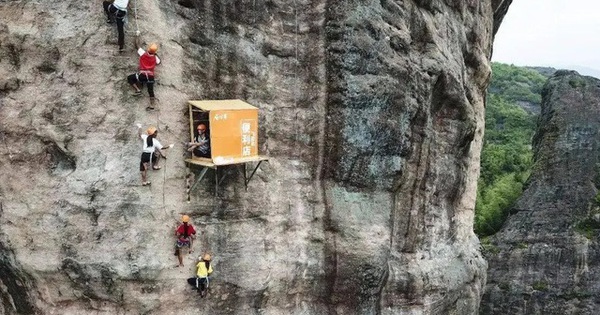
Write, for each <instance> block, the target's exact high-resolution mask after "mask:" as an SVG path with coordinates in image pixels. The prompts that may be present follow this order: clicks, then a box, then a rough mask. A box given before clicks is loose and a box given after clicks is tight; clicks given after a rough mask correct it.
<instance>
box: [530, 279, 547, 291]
mask: <svg viewBox="0 0 600 315" xmlns="http://www.w3.org/2000/svg"><path fill="white" fill-rule="evenodd" d="M531 286H532V287H533V289H534V290H537V291H546V290H548V283H546V282H545V281H536V282H534V283H533V284H532V285H531Z"/></svg>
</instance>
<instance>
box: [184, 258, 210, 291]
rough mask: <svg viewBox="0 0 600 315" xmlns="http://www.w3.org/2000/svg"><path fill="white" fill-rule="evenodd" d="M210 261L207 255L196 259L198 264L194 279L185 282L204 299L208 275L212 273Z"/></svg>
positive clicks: (208, 280) (208, 279)
mask: <svg viewBox="0 0 600 315" xmlns="http://www.w3.org/2000/svg"><path fill="white" fill-rule="evenodd" d="M210 259H211V257H210V254H208V253H207V254H204V255H203V256H200V257H198V264H196V268H197V271H196V277H194V278H188V279H187V282H188V283H189V284H191V285H192V286H193V287H194V288H196V289H197V290H198V293H199V294H200V297H205V296H206V293H207V292H208V284H209V282H210V275H211V274H212V272H213V269H212V264H211V262H210Z"/></svg>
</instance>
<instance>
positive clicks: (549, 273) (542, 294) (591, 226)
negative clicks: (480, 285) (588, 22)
mask: <svg viewBox="0 0 600 315" xmlns="http://www.w3.org/2000/svg"><path fill="white" fill-rule="evenodd" d="M538 125H539V126H538V130H537V132H536V135H535V137H534V152H535V157H534V158H535V162H534V167H533V171H532V174H531V177H530V179H529V181H528V184H527V188H526V189H525V190H524V192H523V195H522V196H521V197H520V198H519V200H518V201H517V202H516V204H515V205H514V208H513V209H512V210H511V212H512V215H511V216H510V218H509V219H508V221H507V222H506V223H505V225H504V227H503V228H502V230H501V231H500V232H498V233H497V234H496V235H495V236H494V237H493V238H492V239H491V241H490V242H489V243H488V244H486V245H485V248H486V249H487V256H489V257H488V258H489V272H488V284H487V286H486V290H485V295H484V299H483V302H482V307H481V314H598V313H599V312H600V307H599V306H598V301H597V295H598V293H599V290H598V281H597V279H598V276H599V275H598V267H599V266H598V257H599V255H600V249H599V247H598V230H599V229H600V198H599V196H598V187H600V182H599V177H598V165H599V164H598V163H599V159H598V158H599V156H600V147H599V144H600V143H599V142H598V136H599V135H598V130H600V129H599V127H600V80H597V79H595V78H592V77H583V76H580V75H578V74H577V73H575V72H571V71H558V72H556V73H555V74H554V76H553V77H551V78H550V80H549V81H548V83H547V84H546V86H545V87H544V91H543V95H542V112H541V115H540V118H539V122H538Z"/></svg>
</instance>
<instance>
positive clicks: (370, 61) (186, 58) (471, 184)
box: [0, 0, 510, 314]
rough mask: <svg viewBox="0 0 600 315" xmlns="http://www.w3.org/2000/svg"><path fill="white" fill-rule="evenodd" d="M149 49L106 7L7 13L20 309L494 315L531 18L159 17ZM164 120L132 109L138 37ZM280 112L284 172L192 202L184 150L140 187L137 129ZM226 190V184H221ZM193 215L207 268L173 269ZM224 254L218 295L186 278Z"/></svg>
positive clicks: (7, 185) (8, 246)
mask: <svg viewBox="0 0 600 315" xmlns="http://www.w3.org/2000/svg"><path fill="white" fill-rule="evenodd" d="M132 4H135V10H130V13H133V12H131V11H137V13H138V14H137V16H138V18H137V19H135V18H134V16H133V14H130V17H129V24H128V25H127V27H126V31H127V35H126V41H127V46H126V49H127V52H125V53H123V54H119V53H118V52H117V51H116V45H115V41H116V34H115V31H114V29H113V28H112V27H110V26H108V25H106V24H105V22H104V17H103V15H102V11H101V3H100V1H63V2H61V3H60V4H54V3H49V2H45V1H0V17H1V19H0V21H2V22H0V29H1V30H2V31H1V32H0V51H1V54H0V56H1V57H0V58H1V59H0V70H1V71H0V72H1V73H3V74H4V75H2V76H1V78H0V119H1V120H2V124H1V126H0V135H1V137H2V138H1V139H0V140H1V141H2V145H1V146H0V152H1V153H2V154H3V156H4V159H2V160H0V197H1V199H0V200H1V202H2V208H1V209H2V211H1V212H0V227H1V230H0V234H1V235H0V245H1V247H0V248H1V249H2V251H1V253H2V254H1V255H0V257H1V258H2V263H3V264H2V266H0V280H1V281H2V284H3V285H2V286H1V287H2V290H0V294H1V296H2V299H3V303H2V308H0V310H1V312H0V313H1V314H14V313H31V312H32V311H35V312H38V313H44V314H81V313H82V312H90V311H92V310H94V311H96V312H97V313H99V314H115V313H148V314H172V313H177V314H187V313H190V314H191V313H197V312H198V311H199V310H200V311H205V312H209V313H211V314H215V313H218V314H220V313H222V314H234V313H235V314H242V313H243V314H259V313H260V314H289V313H298V314H299V313H303V314H357V313H358V314H392V313H395V314H398V313H401V314H473V313H476V312H477V307H478V306H477V305H478V302H479V296H480V294H481V289H482V286H483V284H484V282H485V268H486V264H485V261H484V260H483V258H482V257H481V256H480V253H479V250H478V242H477V240H476V238H475V236H474V235H473V232H472V219H473V207H474V199H475V189H476V180H477V173H478V161H479V151H480V147H481V138H482V132H483V131H482V128H483V100H484V94H485V89H486V87H487V84H488V80H489V75H490V69H489V61H488V59H489V56H490V53H491V44H492V37H493V32H494V29H495V28H497V25H499V23H500V21H501V19H502V16H503V14H504V12H506V8H507V7H508V4H510V1H498V0H493V1H492V0H484V1H450V0H445V1H436V0H427V1H424V0H418V1H416V0H415V1H366V2H365V1H363V2H357V1H343V2H342V1H194V0H179V1H156V0H139V1H137V2H135V1H134V2H132ZM138 27H139V29H140V31H141V32H142V39H143V40H144V41H146V42H151V41H156V42H158V43H159V44H160V51H159V55H160V57H161V58H162V59H163V64H162V65H161V66H160V68H159V69H158V73H157V77H158V78H159V84H158V85H157V86H156V93H157V97H158V98H159V104H158V107H159V110H158V111H155V112H146V111H145V110H144V108H145V106H146V105H147V99H144V98H135V97H133V96H130V95H129V91H130V90H129V87H128V86H127V84H126V82H125V80H124V79H125V77H126V76H127V75H128V74H129V73H132V72H133V71H134V70H135V68H136V65H137V58H136V55H135V53H134V52H133V47H132V45H131V39H132V35H133V33H134V32H135V30H136V28H138ZM227 98H241V99H244V100H246V101H248V102H249V103H251V104H254V105H256V106H258V107H259V108H260V117H261V118H260V140H259V141H260V145H261V152H262V153H264V154H267V155H269V156H270V157H271V159H270V161H269V163H265V164H263V166H261V168H260V170H259V171H258V172H257V175H256V176H255V179H253V181H252V182H251V183H250V187H249V190H248V191H247V192H246V191H244V188H243V179H242V178H240V176H239V175H237V174H236V173H231V175H230V176H229V177H228V179H226V180H225V182H224V183H223V184H222V185H221V189H220V190H219V192H218V193H219V196H218V198H214V197H213V194H214V188H213V187H212V185H211V184H210V182H211V181H210V180H208V181H205V182H204V185H201V187H199V188H198V189H196V190H195V191H194V192H193V196H192V200H191V201H190V202H189V203H187V202H186V195H185V181H184V177H185V176H186V174H187V172H188V171H187V169H186V167H185V165H184V163H183V158H184V157H185V156H186V152H184V150H183V148H181V147H178V146H176V147H175V148H174V149H172V150H170V152H168V153H169V156H168V159H167V160H166V161H164V162H165V163H164V164H163V169H162V170H160V171H156V172H152V173H151V174H150V180H151V181H152V186H150V187H141V186H140V185H139V183H140V179H139V172H138V164H139V161H138V160H139V155H140V143H139V140H137V139H136V129H135V127H134V123H135V122H139V123H142V124H144V125H145V126H147V125H154V126H157V127H158V128H159V129H160V136H159V138H160V139H161V140H162V142H163V143H171V142H174V143H179V141H180V140H185V139H186V138H187V137H189V131H188V126H189V125H188V123H187V117H186V111H187V109H186V105H185V101H186V100H188V99H227ZM209 178H210V177H209ZM182 213H187V214H190V215H191V216H192V220H193V224H195V225H196V226H197V227H198V229H199V231H200V234H199V237H198V238H197V241H196V244H195V246H194V247H195V249H196V253H195V254H193V255H191V256H189V257H187V258H186V261H185V264H186V266H185V268H178V269H177V268H172V266H174V265H175V259H174V257H173V255H172V248H173V236H172V233H173V232H172V231H173V229H174V228H175V226H176V220H178V219H179V217H180V215H181V214H182ZM201 251H210V252H212V253H213V254H214V256H215V259H214V264H215V276H214V280H213V281H212V289H211V293H210V295H209V298H208V299H205V300H200V299H198V298H196V296H195V295H194V294H192V291H191V290H190V288H189V287H187V284H186V283H185V278H187V277H189V276H191V275H192V274H193V267H192V266H193V259H194V258H195V256H196V254H197V253H198V252H201Z"/></svg>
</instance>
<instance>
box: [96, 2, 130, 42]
mask: <svg viewBox="0 0 600 315" xmlns="http://www.w3.org/2000/svg"><path fill="white" fill-rule="evenodd" d="M102 6H103V7H104V13H105V14H106V22H107V23H109V24H112V23H113V21H115V20H116V22H117V31H118V32H119V42H118V43H119V52H123V46H124V45H125V31H124V30H123V27H124V26H125V18H126V17H127V9H128V8H129V7H130V5H129V0H111V1H104V2H102Z"/></svg>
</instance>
